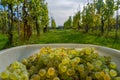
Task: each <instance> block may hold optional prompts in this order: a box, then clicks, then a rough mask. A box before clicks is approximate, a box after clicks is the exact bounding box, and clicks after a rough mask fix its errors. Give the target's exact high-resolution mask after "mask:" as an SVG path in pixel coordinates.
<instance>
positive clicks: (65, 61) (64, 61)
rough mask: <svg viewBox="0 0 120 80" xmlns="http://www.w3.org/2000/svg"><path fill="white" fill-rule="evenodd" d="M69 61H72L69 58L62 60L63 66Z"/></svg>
mask: <svg viewBox="0 0 120 80" xmlns="http://www.w3.org/2000/svg"><path fill="white" fill-rule="evenodd" d="M69 61H70V59H69V58H68V57H67V58H65V59H63V60H62V64H68V63H69Z"/></svg>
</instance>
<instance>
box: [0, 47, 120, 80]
mask: <svg viewBox="0 0 120 80" xmlns="http://www.w3.org/2000/svg"><path fill="white" fill-rule="evenodd" d="M0 77H1V78H2V79H3V80H4V79H5V80H120V73H119V71H118V70H117V65H116V63H115V62H113V61H111V57H109V56H108V57H107V56H100V55H99V54H98V53H97V52H96V51H95V50H94V48H83V49H81V50H76V49H72V48H55V49H54V48H51V47H43V48H41V49H40V52H39V53H37V54H34V55H32V56H30V57H28V58H26V59H23V60H22V61H21V63H20V62H14V63H12V64H11V65H10V66H9V67H8V68H7V69H6V71H4V72H2V73H1V74H0Z"/></svg>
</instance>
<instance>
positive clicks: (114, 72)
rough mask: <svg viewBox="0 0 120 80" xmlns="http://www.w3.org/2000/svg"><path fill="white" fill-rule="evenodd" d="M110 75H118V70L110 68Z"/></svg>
mask: <svg viewBox="0 0 120 80" xmlns="http://www.w3.org/2000/svg"><path fill="white" fill-rule="evenodd" d="M110 75H111V76H112V77H115V76H117V72H116V71H115V70H113V69H111V70H110Z"/></svg>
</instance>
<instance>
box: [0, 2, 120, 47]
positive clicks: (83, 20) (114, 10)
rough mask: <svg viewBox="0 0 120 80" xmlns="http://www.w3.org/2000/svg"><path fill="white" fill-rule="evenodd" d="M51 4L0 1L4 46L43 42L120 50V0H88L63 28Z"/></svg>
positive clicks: (0, 37)
mask: <svg viewBox="0 0 120 80" xmlns="http://www.w3.org/2000/svg"><path fill="white" fill-rule="evenodd" d="M80 3H81V2H80ZM48 4H49V3H47V1H45V0H0V49H4V48H8V47H13V46H19V45H25V44H41V43H81V44H96V45H102V46H107V47H111V48H116V49H120V45H119V43H120V29H119V27H120V15H119V8H120V7H119V5H120V1H119V0H90V1H89V0H88V1H87V4H86V5H84V6H83V8H82V10H80V9H78V10H77V12H76V13H75V14H74V15H73V16H72V15H71V16H69V17H68V19H66V21H65V22H64V23H63V26H61V27H58V26H57V24H56V20H55V18H54V17H51V16H49V9H48Z"/></svg>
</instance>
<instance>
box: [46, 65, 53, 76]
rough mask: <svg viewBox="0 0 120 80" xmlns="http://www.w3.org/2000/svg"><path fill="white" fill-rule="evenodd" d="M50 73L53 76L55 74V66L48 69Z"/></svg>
mask: <svg viewBox="0 0 120 80" xmlns="http://www.w3.org/2000/svg"><path fill="white" fill-rule="evenodd" d="M47 73H48V75H50V76H53V75H55V69H54V68H53V67H50V68H49V69H48V71H47Z"/></svg>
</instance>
